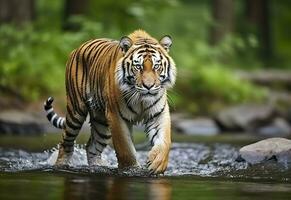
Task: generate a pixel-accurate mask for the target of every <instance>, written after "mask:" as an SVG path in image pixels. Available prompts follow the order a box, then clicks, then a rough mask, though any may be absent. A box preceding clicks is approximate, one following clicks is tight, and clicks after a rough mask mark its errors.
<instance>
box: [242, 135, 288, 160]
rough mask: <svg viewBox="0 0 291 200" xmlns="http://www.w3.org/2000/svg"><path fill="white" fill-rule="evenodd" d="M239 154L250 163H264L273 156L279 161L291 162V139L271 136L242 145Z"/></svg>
mask: <svg viewBox="0 0 291 200" xmlns="http://www.w3.org/2000/svg"><path fill="white" fill-rule="evenodd" d="M239 154H240V157H241V158H243V159H244V160H245V161H247V162H248V163H250V164H257V163H262V162H265V161H267V160H270V159H272V158H275V159H276V160H277V161H278V162H279V163H291V140H288V139H285V138H269V139H266V140H262V141H259V142H257V143H254V144H250V145H247V146H244V147H242V148H241V149H240V150H239Z"/></svg>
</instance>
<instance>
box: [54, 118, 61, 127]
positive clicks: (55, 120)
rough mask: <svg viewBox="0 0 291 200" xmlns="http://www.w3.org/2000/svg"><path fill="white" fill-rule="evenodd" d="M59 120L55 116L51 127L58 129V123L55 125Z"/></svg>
mask: <svg viewBox="0 0 291 200" xmlns="http://www.w3.org/2000/svg"><path fill="white" fill-rule="evenodd" d="M59 118H60V117H58V116H56V118H55V119H54V120H53V125H54V126H55V127H57V128H59V126H58V123H57V122H58V119H59Z"/></svg>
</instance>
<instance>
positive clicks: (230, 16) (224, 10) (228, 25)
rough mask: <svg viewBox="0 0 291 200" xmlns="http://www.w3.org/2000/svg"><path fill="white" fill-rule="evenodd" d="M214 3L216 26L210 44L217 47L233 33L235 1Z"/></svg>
mask: <svg viewBox="0 0 291 200" xmlns="http://www.w3.org/2000/svg"><path fill="white" fill-rule="evenodd" d="M212 2H213V3H212V17H213V19H214V20H215V23H216V24H215V25H214V26H212V27H211V32H210V43H211V44H212V45H216V44H218V43H219V42H220V41H221V40H223V39H224V37H225V36H226V35H227V34H228V33H231V32H232V31H233V27H234V26H233V24H234V23H233V22H234V1H233V0H213V1H212Z"/></svg>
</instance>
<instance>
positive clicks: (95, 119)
mask: <svg viewBox="0 0 291 200" xmlns="http://www.w3.org/2000/svg"><path fill="white" fill-rule="evenodd" d="M94 122H96V123H97V124H100V125H102V126H105V127H107V126H108V123H107V122H106V121H102V120H101V119H98V118H94V119H93V122H91V123H92V124H93V125H94Z"/></svg>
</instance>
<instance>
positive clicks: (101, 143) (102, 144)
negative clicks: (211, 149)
mask: <svg viewBox="0 0 291 200" xmlns="http://www.w3.org/2000/svg"><path fill="white" fill-rule="evenodd" d="M97 143H98V144H100V145H101V146H102V147H106V146H107V144H105V143H103V142H100V141H98V140H97Z"/></svg>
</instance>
